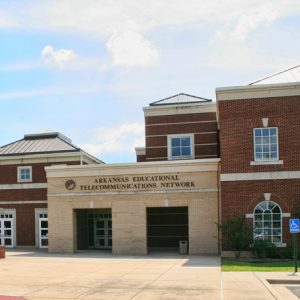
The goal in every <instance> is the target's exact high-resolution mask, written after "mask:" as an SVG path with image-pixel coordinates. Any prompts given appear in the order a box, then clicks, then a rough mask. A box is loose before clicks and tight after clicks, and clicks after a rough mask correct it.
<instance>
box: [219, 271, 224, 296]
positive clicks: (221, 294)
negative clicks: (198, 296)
mask: <svg viewBox="0 0 300 300" xmlns="http://www.w3.org/2000/svg"><path fill="white" fill-rule="evenodd" d="M220 277H221V278H220V279H221V280H220V281H221V282H220V290H221V291H220V297H221V300H224V293H223V272H222V270H221V276H220Z"/></svg>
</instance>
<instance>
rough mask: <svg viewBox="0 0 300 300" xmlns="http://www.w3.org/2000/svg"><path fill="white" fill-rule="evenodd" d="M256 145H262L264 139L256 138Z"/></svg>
mask: <svg viewBox="0 0 300 300" xmlns="http://www.w3.org/2000/svg"><path fill="white" fill-rule="evenodd" d="M255 144H258V145H261V144H262V138H261V137H256V138H255Z"/></svg>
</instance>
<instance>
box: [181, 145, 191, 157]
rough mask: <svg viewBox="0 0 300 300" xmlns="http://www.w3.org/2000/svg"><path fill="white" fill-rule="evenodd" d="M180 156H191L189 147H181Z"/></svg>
mask: <svg viewBox="0 0 300 300" xmlns="http://www.w3.org/2000/svg"><path fill="white" fill-rule="evenodd" d="M182 155H183V156H190V155H191V148H190V147H183V148H182Z"/></svg>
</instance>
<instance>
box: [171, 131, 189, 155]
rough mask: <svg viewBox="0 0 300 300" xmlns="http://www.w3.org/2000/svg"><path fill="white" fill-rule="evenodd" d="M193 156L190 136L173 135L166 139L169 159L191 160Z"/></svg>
mask: <svg viewBox="0 0 300 300" xmlns="http://www.w3.org/2000/svg"><path fill="white" fill-rule="evenodd" d="M192 156H193V138H192V135H173V136H169V137H168V157H169V159H179V158H191V157H192Z"/></svg>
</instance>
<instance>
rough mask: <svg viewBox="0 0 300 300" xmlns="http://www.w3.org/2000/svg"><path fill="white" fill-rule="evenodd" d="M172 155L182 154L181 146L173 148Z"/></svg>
mask: <svg viewBox="0 0 300 300" xmlns="http://www.w3.org/2000/svg"><path fill="white" fill-rule="evenodd" d="M172 156H180V148H172Z"/></svg>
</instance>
